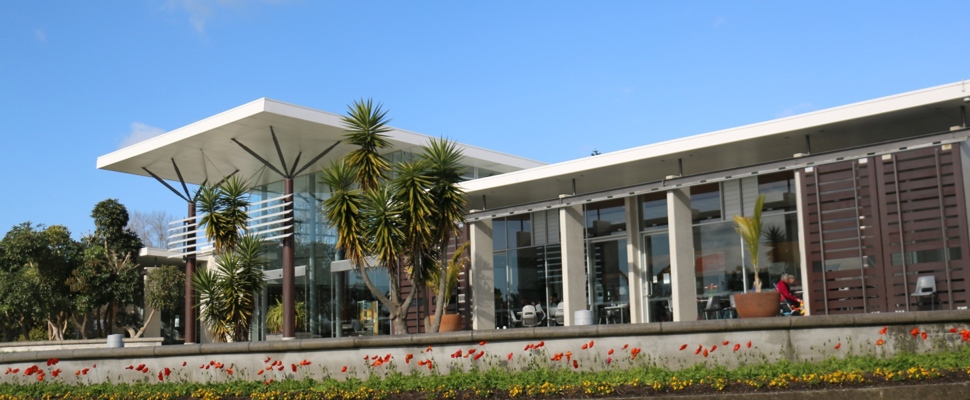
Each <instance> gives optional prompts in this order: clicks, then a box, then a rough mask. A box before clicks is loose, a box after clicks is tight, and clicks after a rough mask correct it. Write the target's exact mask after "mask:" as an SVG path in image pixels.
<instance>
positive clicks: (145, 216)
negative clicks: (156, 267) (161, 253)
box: [128, 210, 175, 249]
mask: <svg viewBox="0 0 970 400" xmlns="http://www.w3.org/2000/svg"><path fill="white" fill-rule="evenodd" d="M174 219H175V217H173V216H172V215H171V214H169V213H167V212H165V211H151V212H141V211H138V210H134V211H132V213H131V219H130V220H129V221H128V229H130V230H131V231H132V232H135V234H136V235H138V238H139V239H141V241H142V243H144V245H145V246H147V247H154V248H157V249H164V248H165V247H166V246H167V245H168V228H169V226H168V223H169V222H171V221H172V220H174Z"/></svg>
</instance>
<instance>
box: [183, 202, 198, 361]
mask: <svg viewBox="0 0 970 400" xmlns="http://www.w3.org/2000/svg"><path fill="white" fill-rule="evenodd" d="M188 204H189V218H190V220H189V221H187V222H186V229H188V230H193V229H195V228H196V225H195V224H196V221H195V202H191V201H190V202H188ZM188 245H189V246H191V247H189V248H188V249H186V250H185V251H186V252H189V253H193V254H189V255H187V256H185V344H192V343H195V339H196V337H197V336H196V332H195V286H194V285H193V284H192V276H193V275H195V254H194V252H195V239H192V240H190V241H189V242H188Z"/></svg>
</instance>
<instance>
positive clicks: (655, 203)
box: [640, 192, 667, 230]
mask: <svg viewBox="0 0 970 400" xmlns="http://www.w3.org/2000/svg"><path fill="white" fill-rule="evenodd" d="M662 226H667V192H660V193H650V194H645V195H643V196H640V230H644V229H650V228H656V227H662Z"/></svg>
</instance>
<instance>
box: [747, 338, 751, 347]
mask: <svg viewBox="0 0 970 400" xmlns="http://www.w3.org/2000/svg"><path fill="white" fill-rule="evenodd" d="M748 348H749V349H750V348H751V341H750V340H749V341H748Z"/></svg>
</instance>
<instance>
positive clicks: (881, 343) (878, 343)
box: [876, 339, 886, 346]
mask: <svg viewBox="0 0 970 400" xmlns="http://www.w3.org/2000/svg"><path fill="white" fill-rule="evenodd" d="M885 343H886V341H885V340H882V339H879V340H877V341H876V346H882V345H883V344H885Z"/></svg>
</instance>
